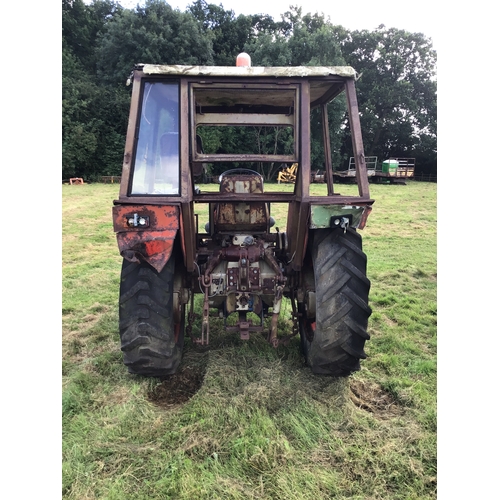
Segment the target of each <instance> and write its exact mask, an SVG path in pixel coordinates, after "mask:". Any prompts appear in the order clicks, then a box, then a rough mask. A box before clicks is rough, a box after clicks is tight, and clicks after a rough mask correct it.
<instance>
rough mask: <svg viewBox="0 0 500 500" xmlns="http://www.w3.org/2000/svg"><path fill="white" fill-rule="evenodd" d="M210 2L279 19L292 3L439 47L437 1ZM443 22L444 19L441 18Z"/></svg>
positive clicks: (127, 2) (176, 1)
mask: <svg viewBox="0 0 500 500" xmlns="http://www.w3.org/2000/svg"><path fill="white" fill-rule="evenodd" d="M207 1H208V3H214V4H216V5H221V4H222V6H223V7H224V9H225V10H233V11H234V13H235V14H236V16H238V15H239V14H269V15H270V16H272V17H273V18H274V19H275V20H277V21H279V20H280V18H281V17H280V16H281V14H283V13H284V12H286V11H287V10H290V5H298V6H301V7H302V14H307V13H308V12H310V13H312V14H314V13H316V12H318V13H323V14H324V15H325V17H329V18H330V21H331V22H332V24H340V25H342V26H344V27H345V28H348V29H351V30H356V29H368V30H373V29H375V28H377V27H378V26H379V25H380V24H385V25H386V26H387V27H389V28H398V29H405V30H407V31H410V32H413V33H423V34H424V35H426V36H427V37H429V38H432V41H433V45H434V48H435V49H436V50H437V42H438V40H437V38H438V36H437V34H438V31H439V21H438V19H440V17H439V15H438V13H437V10H436V5H437V2H436V1H435V0H420V1H418V2H409V1H405V0H399V1H398V0H379V1H376V0H357V1H354V2H346V1H343V2H333V1H331V0H307V1H305V0H297V1H295V2H294V1H293V0H251V1H248V2H245V1H242V0H213V1H210V0H207ZM166 2H167V3H168V4H170V6H171V7H173V8H178V9H179V10H181V11H185V10H186V7H187V6H188V5H191V4H192V3H193V2H192V1H189V0H170V1H169V0H166ZM120 3H121V5H122V6H123V7H127V8H131V7H134V6H135V5H137V3H141V4H142V3H143V2H142V1H139V2H138V1H137V0H136V1H134V0H122V1H121V2H120ZM441 24H442V21H441Z"/></svg>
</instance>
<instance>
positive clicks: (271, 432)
mask: <svg viewBox="0 0 500 500" xmlns="http://www.w3.org/2000/svg"><path fill="white" fill-rule="evenodd" d="M207 188H209V189H214V188H216V187H214V186H209V187H207ZM313 188H314V189H315V190H317V191H318V192H320V191H321V190H322V189H324V186H322V185H314V186H313ZM273 189H279V186H273ZM352 189H353V188H352V186H341V188H340V191H341V192H350V191H351V190H352ZM371 192H372V193H371V194H372V197H373V198H375V199H376V203H375V205H374V209H373V212H372V214H371V215H370V217H369V219H368V225H367V227H366V229H365V230H364V231H363V232H362V235H363V242H364V250H365V252H366V253H367V255H368V276H369V278H370V279H371V282H372V288H371V294H370V301H371V302H370V305H371V307H372V309H373V314H372V316H371V319H370V324H369V332H370V334H371V340H370V341H369V342H367V345H366V351H367V353H368V355H369V358H368V359H367V360H365V361H364V362H363V363H362V370H361V371H360V372H358V373H356V374H355V375H354V376H353V377H351V378H349V379H330V378H325V377H316V376H313V375H312V374H311V373H310V370H309V368H307V367H305V366H304V365H303V360H302V358H301V356H300V353H299V348H298V340H297V339H294V340H292V341H291V342H290V343H289V345H287V346H280V347H279V348H278V349H276V350H275V349H273V348H272V347H270V346H268V345H267V343H266V342H265V340H264V339H263V338H261V337H257V336H256V337H252V338H251V340H250V341H249V342H246V343H243V342H241V341H240V340H239V339H238V338H237V336H236V337H235V336H234V335H229V334H226V333H225V332H224V331H223V329H222V325H221V322H220V321H219V322H218V321H217V320H215V321H214V323H213V325H212V326H211V346H210V348H209V349H201V348H197V347H194V346H192V345H191V344H190V343H189V342H187V344H186V348H185V353H184V359H183V362H182V365H181V370H180V374H179V377H178V378H177V379H176V386H173V385H172V386H170V390H171V391H172V395H173V393H174V390H175V391H176V392H175V394H176V396H182V390H185V393H186V395H187V396H189V397H185V398H179V397H178V398H177V399H175V398H174V399H172V400H170V401H169V398H168V391H167V394H166V397H163V398H160V397H159V395H160V394H162V395H165V392H161V391H165V390H166V387H165V382H162V381H160V380H157V379H144V378H141V377H135V376H132V375H129V374H128V373H127V371H126V369H125V367H124V366H123V364H122V357H121V352H120V349H119V335H118V312H117V301H118V288H119V275H120V266H121V259H120V257H119V255H118V250H117V247H116V241H115V237H114V234H113V231H112V222H111V206H112V200H113V199H114V198H115V197H116V196H117V186H115V185H84V186H63V312H62V322H63V420H62V422H63V450H62V451H63V485H62V487H63V490H62V491H63V497H64V498H67V499H79V500H80V499H96V498H106V499H129V498H130V499H151V498H159V499H160V498H161V499H164V498H179V499H195V498H196V499H198V498H200V499H201V498H207V499H209V498H213V499H218V498H222V499H226V498H227V499H248V498H250V499H251V498H262V499H265V498H270V499H315V500H317V499H319V498H324V499H327V498H338V499H347V498H349V499H387V498H391V499H393V498H394V499H403V498H404V499H427V498H429V499H430V498H436V317H437V316H436V315H437V310H436V185H435V184H426V183H409V184H408V185H407V186H390V185H373V186H372V187H371ZM273 215H274V216H275V217H276V219H277V220H278V222H277V225H278V224H281V226H280V227H282V226H283V222H282V220H284V219H283V217H286V207H285V206H281V207H280V206H278V207H276V209H273ZM201 220H202V219H201V218H200V221H201ZM289 312H290V310H289V309H286V308H285V313H284V314H283V316H282V318H281V319H280V331H281V333H285V332H286V333H289V329H290V324H291V323H290V320H289V317H287V315H289ZM198 325H199V323H197V324H195V329H196V328H197V326H198ZM190 374H191V375H192V374H196V375H197V377H193V376H191V375H190ZM167 389H168V388H167ZM181 400H182V402H180V401H181Z"/></svg>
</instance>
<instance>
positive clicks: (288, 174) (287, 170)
mask: <svg viewBox="0 0 500 500" xmlns="http://www.w3.org/2000/svg"><path fill="white" fill-rule="evenodd" d="M298 166H299V165H298V163H294V164H293V165H291V166H290V167H283V169H282V170H281V171H280V172H278V184H279V183H280V182H291V183H295V179H296V178H297V168H298Z"/></svg>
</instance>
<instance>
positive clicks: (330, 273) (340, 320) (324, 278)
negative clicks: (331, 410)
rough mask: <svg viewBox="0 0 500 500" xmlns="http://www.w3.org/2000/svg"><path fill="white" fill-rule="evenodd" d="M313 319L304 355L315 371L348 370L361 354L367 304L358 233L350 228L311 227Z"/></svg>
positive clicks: (353, 368) (363, 257) (356, 367)
mask: <svg viewBox="0 0 500 500" xmlns="http://www.w3.org/2000/svg"><path fill="white" fill-rule="evenodd" d="M312 262H313V268H314V278H315V287H316V321H315V323H316V325H315V331H314V338H313V340H312V342H308V341H306V342H305V347H306V349H305V351H306V352H305V355H306V360H307V363H308V364H309V365H310V366H311V368H312V371H313V372H314V373H317V374H324V375H332V376H348V375H350V374H351V373H352V372H354V371H357V370H359V369H360V365H359V360H360V359H365V358H366V353H365V351H364V345H365V341H366V340H368V339H369V338H370V335H369V334H368V332H367V327H368V318H369V317H370V314H371V308H370V307H369V305H368V293H369V290H370V280H369V279H368V278H367V277H366V262H367V259H366V255H365V254H364V253H363V251H362V245H361V236H360V235H359V234H358V233H357V232H356V231H355V230H354V229H348V230H347V231H346V232H345V233H344V231H343V230H331V229H318V230H315V231H314V233H313V243H312Z"/></svg>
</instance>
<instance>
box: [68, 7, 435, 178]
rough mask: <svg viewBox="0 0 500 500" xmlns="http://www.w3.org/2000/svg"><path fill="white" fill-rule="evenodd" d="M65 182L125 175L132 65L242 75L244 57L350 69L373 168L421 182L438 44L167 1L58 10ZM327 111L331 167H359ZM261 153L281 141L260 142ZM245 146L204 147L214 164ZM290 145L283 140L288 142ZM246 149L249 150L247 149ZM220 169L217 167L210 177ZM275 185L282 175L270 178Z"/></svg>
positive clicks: (314, 153) (314, 147)
mask: <svg viewBox="0 0 500 500" xmlns="http://www.w3.org/2000/svg"><path fill="white" fill-rule="evenodd" d="M62 35H63V36H62V177H63V179H67V178H70V177H83V178H85V179H86V180H95V179H97V178H98V177H99V176H102V175H120V173H121V167H122V159H123V150H124V143H125V135H126V128H127V123H128V111H129V104H130V93H131V87H127V86H126V85H125V82H126V80H127V78H128V77H129V75H130V72H131V70H132V68H133V67H134V65H135V64H136V63H149V64H187V65H209V66H211V65H215V66H234V65H235V61H236V56H237V55H238V54H239V53H240V52H243V51H244V52H247V53H248V54H250V56H251V58H252V65H253V66H345V65H348V66H352V67H353V68H354V69H356V71H357V72H358V73H360V74H361V78H360V79H359V80H358V81H357V83H356V87H357V93H358V104H359V109H360V115H361V117H360V118H361V128H362V132H363V141H364V147H365V155H366V156H377V157H378V159H379V161H382V160H384V159H387V158H389V157H391V156H392V157H412V158H416V170H417V172H423V173H436V170H437V151H436V150H437V129H436V127H437V124H436V121H437V79H436V58H437V55H436V51H435V50H434V49H433V47H432V40H430V39H429V38H428V37H426V36H424V35H423V34H421V33H410V32H408V31H405V30H401V29H397V28H387V27H385V26H384V25H381V26H379V27H378V28H376V29H374V30H372V31H370V30H359V31H358V30H354V31H352V30H347V29H345V28H343V27H342V26H340V25H336V24H334V23H333V22H332V21H331V20H330V18H325V16H324V15H323V14H319V13H315V14H311V13H306V14H303V12H302V9H301V8H300V7H291V8H290V10H289V11H287V12H284V13H283V14H282V15H281V19H280V20H275V19H274V18H272V17H271V16H269V15H266V14H255V15H239V16H236V15H235V13H234V11H232V10H225V9H224V7H223V5H222V4H220V5H215V4H211V3H207V2H206V1H205V0H196V1H195V2H193V3H192V4H191V5H190V6H189V7H188V8H187V9H186V11H185V12H181V11H179V10H178V9H173V8H172V7H170V5H169V4H168V2H166V1H164V0H146V2H145V4H144V5H137V6H136V7H135V8H132V9H127V8H123V7H122V6H121V5H120V4H119V3H118V2H115V1H113V0H94V1H93V2H92V3H91V4H85V3H84V2H83V0H62ZM337 101H339V100H336V101H335V102H334V103H332V105H330V106H329V117H328V118H329V123H330V124H331V140H332V161H333V165H334V166H335V167H336V168H338V169H345V168H346V167H347V165H348V161H349V157H350V156H351V155H352V151H351V138H350V136H349V128H348V127H346V126H345V125H346V124H347V120H348V118H347V115H346V110H345V106H344V105H343V103H342V102H341V101H339V102H337ZM320 126H321V122H320V115H319V113H317V114H316V113H313V114H312V117H311V134H312V137H311V162H312V169H313V170H323V169H324V166H323V164H324V157H323V151H322V136H321V132H320ZM256 137H257V139H256V140H258V141H259V147H261V148H262V151H263V152H271V151H266V148H271V147H273V145H274V147H275V141H274V137H269V136H266V134H265V133H264V132H262V133H260V132H259V133H257V134H256ZM245 140H248V136H246V137H243V136H241V137H240V136H238V134H237V133H236V131H234V130H228V131H225V132H223V133H219V134H211V135H210V136H208V137H206V138H204V147H205V150H206V151H207V152H213V153H216V152H218V151H223V150H224V148H225V146H227V144H228V143H229V142H231V144H232V146H233V147H234V144H235V141H236V144H237V143H238V141H245ZM282 140H286V138H283V139H282ZM242 146H243V144H242ZM218 168H219V169H221V168H224V166H223V165H216V166H213V169H214V170H213V171H212V173H213V174H214V175H216V174H218V173H220V172H218V170H217V169H218ZM263 173H264V174H265V175H266V177H268V178H269V177H272V176H273V175H274V174H275V172H271V171H270V170H268V171H266V172H263Z"/></svg>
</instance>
